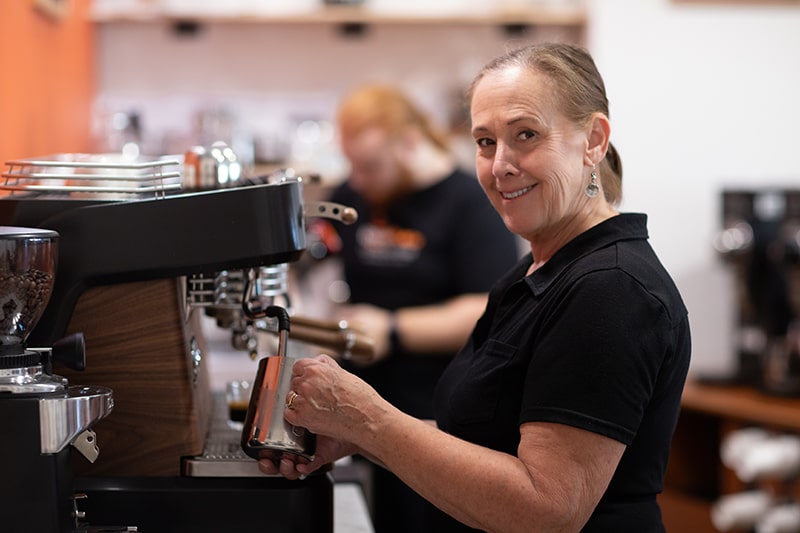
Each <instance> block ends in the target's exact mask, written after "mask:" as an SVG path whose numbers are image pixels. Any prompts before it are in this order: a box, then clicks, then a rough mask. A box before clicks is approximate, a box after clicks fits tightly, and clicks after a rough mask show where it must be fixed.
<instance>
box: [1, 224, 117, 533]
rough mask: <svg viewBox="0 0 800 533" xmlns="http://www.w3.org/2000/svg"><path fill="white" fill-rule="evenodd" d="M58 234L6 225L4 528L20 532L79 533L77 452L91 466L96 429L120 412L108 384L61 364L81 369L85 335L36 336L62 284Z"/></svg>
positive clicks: (3, 273)
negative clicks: (35, 344) (40, 339)
mask: <svg viewBox="0 0 800 533" xmlns="http://www.w3.org/2000/svg"><path fill="white" fill-rule="evenodd" d="M58 237H59V236H58V233H56V232H55V231H51V230H46V229H36V228H24V227H6V226H3V227H0V425H2V426H3V428H4V430H3V438H2V439H0V477H2V479H3V482H2V483H0V509H2V512H0V516H2V519H1V520H0V528H1V529H3V530H4V531H15V532H26V531H30V532H37V533H48V532H66V531H70V532H74V531H87V529H85V528H84V521H83V520H82V519H83V518H84V517H85V515H84V514H83V513H84V512H83V511H81V510H80V509H79V505H78V503H79V499H80V496H79V495H77V494H76V493H75V490H74V486H73V472H72V466H71V464H72V461H71V455H72V450H76V451H77V452H79V453H80V454H81V455H83V456H84V457H85V458H86V459H88V460H89V461H90V462H94V461H95V459H96V458H97V456H98V453H99V448H98V446H97V439H96V435H95V433H94V431H93V430H92V426H93V425H94V424H95V423H96V422H98V421H99V420H100V419H102V418H104V417H105V416H106V415H107V414H109V413H110V412H111V410H112V408H113V399H112V391H111V390H110V389H108V388H106V387H97V386H77V385H75V386H70V385H69V384H68V381H67V379H65V378H63V377H61V376H59V375H56V374H53V372H52V368H53V366H54V365H67V366H68V367H70V368H72V369H75V370H81V369H83V368H84V366H85V351H84V343H83V337H82V336H81V335H80V334H74V335H72V336H71V337H70V338H66V339H61V340H58V341H57V342H55V343H53V344H52V346H50V347H48V348H32V347H31V345H29V343H28V339H29V338H30V336H31V333H32V332H33V331H34V328H36V327H37V322H39V319H40V317H41V316H42V313H43V312H44V310H45V308H46V306H47V304H48V300H49V299H50V295H51V292H52V289H53V285H54V282H55V279H56V277H57V276H56V266H57V258H58Z"/></svg>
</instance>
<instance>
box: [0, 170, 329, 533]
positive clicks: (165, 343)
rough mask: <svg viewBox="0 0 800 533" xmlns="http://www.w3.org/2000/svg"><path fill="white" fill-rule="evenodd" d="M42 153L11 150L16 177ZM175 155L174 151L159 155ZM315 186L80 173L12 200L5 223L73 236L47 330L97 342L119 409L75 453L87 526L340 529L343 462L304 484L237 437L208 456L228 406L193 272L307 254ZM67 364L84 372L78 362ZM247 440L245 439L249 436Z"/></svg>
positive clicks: (96, 373) (210, 274) (95, 369)
mask: <svg viewBox="0 0 800 533" xmlns="http://www.w3.org/2000/svg"><path fill="white" fill-rule="evenodd" d="M50 159H51V158H48V159H47V160H45V163H48V161H49V160H50ZM56 159H58V160H61V158H56ZM40 162H41V161H40V160H36V161H34V162H31V161H22V162H12V163H13V164H12V163H8V165H9V167H10V170H9V172H7V173H6V174H4V176H5V177H8V176H9V175H13V177H14V178H16V177H17V175H16V173H15V168H23V173H25V172H30V173H31V174H35V173H36V172H38V170H39V169H38V167H36V165H37V164H38V163H40ZM167 163H174V162H169V161H168V162H166V163H164V162H159V163H158V164H167ZM48 164H51V165H52V164H55V163H48ZM18 165H21V166H18ZM114 170H116V169H114ZM137 171H138V169H137ZM92 172H96V170H95V169H92ZM158 172H160V170H159V171H158ZM47 173H48V175H50V174H52V171H51V170H49V169H47ZM125 177H126V179H128V175H127V174H126V175H125ZM92 178H94V176H92ZM20 181H21V180H20ZM64 181H65V182H67V181H69V182H74V181H75V180H64ZM156 181H158V180H156ZM302 184H303V183H302V179H301V178H297V177H292V176H289V177H287V176H284V175H281V176H278V178H273V177H269V178H268V179H261V180H259V181H256V182H250V183H249V184H242V185H237V186H235V187H226V188H220V189H213V190H205V191H192V192H186V191H183V190H181V189H180V187H177V188H170V187H163V188H159V187H156V188H155V189H156V190H155V193H151V192H150V191H149V189H148V190H147V191H146V192H144V193H140V192H138V189H140V188H142V187H140V186H139V185H138V184H137V185H135V186H134V187H133V192H130V191H129V189H125V192H123V193H122V194H118V193H117V192H118V190H121V189H118V188H116V187H112V188H110V189H109V190H108V191H106V192H102V191H101V192H97V189H95V188H94V187H93V186H92V185H89V186H83V185H81V186H78V187H77V188H71V187H69V186H66V187H64V188H65V189H67V190H68V192H66V193H64V192H62V191H61V187H56V188H47V187H45V188H44V190H42V191H40V190H39V189H38V188H35V187H34V188H31V187H20V189H22V190H21V191H19V192H17V191H15V192H14V194H11V195H9V196H6V197H2V198H0V224H14V225H21V224H25V225H27V226H31V227H39V228H48V229H52V230H54V231H57V232H58V233H59V234H60V236H61V241H60V247H59V276H58V278H57V280H56V283H55V286H54V288H53V293H52V297H51V299H50V303H49V304H48V306H47V308H46V309H45V311H44V314H43V316H42V318H41V321H40V324H39V327H38V328H37V330H36V331H35V332H34V333H35V334H36V338H35V342H36V343H37V344H45V345H46V344H47V343H48V342H51V341H52V340H53V339H58V338H61V337H63V336H65V335H69V334H71V333H73V332H75V331H81V332H82V333H83V335H84V336H85V342H86V353H87V364H86V370H85V371H84V375H83V376H81V379H82V380H83V381H88V380H90V381H91V382H92V383H98V384H102V385H105V386H107V387H109V388H110V389H112V390H113V391H114V405H115V406H114V412H113V413H112V414H111V415H110V416H108V417H107V418H106V419H105V420H104V421H103V424H100V425H99V426H98V428H97V432H98V439H99V440H100V441H101V442H102V443H103V451H102V459H101V460H98V461H97V462H96V463H95V464H92V465H84V464H76V465H75V473H76V481H75V485H76V487H77V488H78V489H79V490H81V491H82V492H84V493H86V494H87V496H88V497H87V498H86V500H84V501H83V502H81V508H82V509H83V510H84V511H85V512H86V519H87V521H88V522H89V523H91V524H100V525H102V524H110V523H113V524H124V525H130V526H136V527H138V528H140V530H151V531H154V530H155V531H160V530H164V531H167V530H168V531H219V530H220V528H221V527H222V528H223V529H230V530H247V529H249V528H253V527H256V526H258V527H264V525H265V524H270V523H272V525H273V526H274V531H278V532H280V531H292V532H294V531H297V532H304V531H309V532H311V531H313V532H315V533H316V532H324V531H330V530H332V523H333V520H332V516H333V485H332V477H331V476H330V474H329V473H321V474H319V475H317V476H310V477H309V478H308V479H306V480H303V481H297V482H287V481H286V480H283V479H281V478H277V477H268V476H263V475H260V473H259V472H258V470H257V468H256V467H255V461H252V460H249V458H246V457H244V456H243V457H242V458H240V457H238V455H237V454H235V453H233V452H235V451H236V450H234V449H233V448H231V449H230V450H228V451H229V452H230V453H229V454H228V455H234V456H235V457H233V459H232V460H229V461H221V462H218V463H213V464H212V465H211V466H210V467H207V465H208V463H206V462H202V461H201V462H198V461H196V459H197V458H198V457H204V456H206V455H208V447H209V441H211V440H213V439H212V433H213V432H214V428H215V427H216V425H217V422H218V421H217V418H218V416H217V413H218V408H217V407H218V406H217V404H216V402H215V398H214V395H213V394H212V392H211V391H210V388H209V380H208V369H207V367H208V364H207V361H206V356H207V355H208V354H207V347H206V343H205V339H204V336H203V331H202V327H201V324H200V313H201V311H202V309H200V308H196V307H193V306H192V305H191V301H190V299H189V298H187V286H188V284H189V282H188V281H187V280H190V279H193V278H195V277H199V278H203V279H209V278H211V279H214V278H218V277H221V274H223V273H229V272H234V271H236V272H241V274H240V277H247V276H252V275H253V273H254V272H255V275H256V276H258V272H260V271H261V270H262V269H264V268H265V267H269V266H273V265H281V264H286V263H289V262H292V261H295V260H297V259H298V258H299V257H300V255H301V254H302V252H303V251H304V250H305V216H306V213H305V212H304V209H305V206H304V202H303V197H302ZM109 191H111V192H109ZM223 277H224V276H223ZM62 373H63V374H64V375H65V376H67V377H70V376H71V371H70V370H69V369H65V370H63V371H62ZM87 376H88V377H87ZM238 440H239V438H238V435H236V436H235V437H234V438H233V439H232V442H233V443H235V447H236V448H238ZM213 444H214V445H215V446H216V445H218V444H219V443H218V442H215V443H213ZM212 455H213V454H212ZM242 455H243V454H242ZM226 458H228V459H230V457H228V456H227V455H226ZM247 460H249V462H247ZM187 463H191V464H194V465H200V466H202V468H200V467H197V466H195V467H194V468H187V467H186V464H187ZM241 509H257V510H258V512H257V513H252V512H251V513H242V512H237V510H241ZM301 510H302V511H301ZM276 517H280V519H277V518H276ZM271 530H273V529H271Z"/></svg>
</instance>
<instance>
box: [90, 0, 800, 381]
mask: <svg viewBox="0 0 800 533" xmlns="http://www.w3.org/2000/svg"><path fill="white" fill-rule="evenodd" d="M698 4H699V5H690V4H689V3H676V2H673V1H671V0H636V1H633V0H588V5H589V8H590V23H589V28H588V32H587V39H586V44H587V46H588V47H589V49H590V50H591V51H592V52H593V54H594V56H595V59H596V61H597V63H598V66H599V67H600V70H601V72H603V74H604V76H605V80H606V84H607V89H608V93H609V98H610V101H611V115H612V117H611V118H612V124H613V128H614V129H613V134H612V139H613V141H614V142H615V144H616V145H617V147H618V149H619V151H620V153H621V156H622V160H623V165H624V170H625V180H624V182H625V197H626V199H625V202H624V204H623V208H624V209H625V210H628V211H643V212H647V213H648V214H649V216H650V232H651V240H652V243H653V245H654V246H655V248H656V250H657V251H658V252H659V254H660V255H661V257H662V259H663V261H664V263H665V264H666V266H667V267H668V269H669V270H670V271H671V272H672V274H673V276H674V277H675V279H676V281H677V282H678V284H679V286H680V287H681V289H682V292H683V294H684V296H685V299H686V301H687V304H688V306H689V310H690V313H691V317H692V322H693V327H694V350H695V358H694V363H693V369H694V370H696V371H702V372H704V373H707V372H711V371H717V370H725V369H726V367H727V366H729V365H730V363H731V361H732V360H733V355H732V348H731V342H732V341H731V334H732V324H733V321H734V318H733V316H732V312H733V309H732V305H731V286H730V283H731V280H730V279H729V277H728V274H727V272H726V270H725V269H724V268H723V267H722V266H721V263H720V261H719V260H718V259H717V258H716V257H715V256H714V253H713V251H712V248H711V240H712V237H713V235H714V233H715V231H716V230H717V229H718V226H719V222H720V214H719V202H718V200H719V194H720V191H721V190H722V189H723V188H725V187H726V186H731V185H745V186H763V185H784V186H794V187H798V186H800V170H798V168H797V167H798V163H797V161H795V156H796V154H797V153H798V150H797V149H796V145H797V144H798V142H800V138H799V137H800V134H798V125H799V124H800V104H799V103H798V99H797V96H796V94H797V89H796V88H797V87H800V7H768V6H767V7H759V6H757V5H756V4H757V2H753V3H752V4H753V5H752V6H749V7H747V6H736V7H731V6H725V5H724V4H723V3H721V2H717V3H711V4H708V5H704V4H700V3H698ZM550 38H557V39H565V40H574V39H575V38H576V35H574V34H569V33H566V34H565V33H559V32H552V31H542V32H539V33H534V34H532V35H529V36H527V38H526V39H525V40H529V39H530V40H538V39H550ZM515 42H516V41H515V40H514V39H510V38H509V36H508V35H506V34H503V33H502V32H500V31H499V30H498V28H496V27H494V26H490V25H487V26H485V27H443V26H425V27H422V28H416V29H415V30H414V32H413V34H412V33H410V32H409V31H408V29H407V28H404V27H402V26H398V27H396V26H379V27H374V28H371V30H370V32H369V33H368V34H367V35H366V36H365V38H363V39H356V40H354V39H342V38H341V37H340V36H339V35H338V34H337V33H336V31H335V28H333V27H328V26H315V25H298V26H283V27H277V26H269V27H264V26H256V25H244V26H241V25H239V26H236V25H225V24H218V25H211V26H208V27H206V28H205V31H204V32H203V33H201V34H200V35H199V37H198V38H195V39H178V38H176V37H175V36H174V35H173V34H171V33H170V32H169V31H168V27H166V26H164V25H161V24H152V25H140V24H123V23H114V24H108V25H104V26H102V27H101V28H100V32H99V43H98V44H99V46H98V64H99V74H100V77H99V80H98V82H99V87H98V89H99V98H98V107H99V108H100V107H105V108H107V109H112V110H113V109H129V108H134V107H135V108H138V109H140V110H141V111H143V112H144V126H145V128H146V130H147V132H148V133H149V134H150V135H152V136H158V135H160V134H161V133H163V132H167V131H168V132H171V134H172V135H173V136H177V137H178V142H179V143H180V141H181V139H182V137H181V135H185V130H187V129H189V128H190V126H191V120H192V114H193V113H194V112H195V111H196V110H197V109H198V107H201V106H205V107H214V106H225V107H226V108H228V109H230V110H231V111H233V112H234V114H235V115H236V116H237V117H238V119H239V124H240V125H241V126H242V127H243V128H246V129H249V130H251V131H253V132H254V133H255V134H256V135H259V134H261V133H263V132H260V131H259V130H260V129H262V130H275V129H276V128H277V129H278V131H281V130H282V129H284V128H285V129H286V130H285V131H286V132H287V135H288V134H290V131H291V130H290V129H289V128H290V125H291V122H292V120H294V119H296V118H298V117H305V116H308V117H317V118H320V117H321V118H326V117H328V118H329V117H330V116H331V114H332V112H333V109H334V106H335V103H336V101H337V100H338V97H339V96H340V95H341V93H342V91H344V90H346V89H347V88H349V87H350V86H352V85H355V84H357V83H359V82H361V81H365V80H369V79H382V80H384V81H389V82H394V83H398V84H399V85H402V86H404V87H406V88H407V89H408V90H409V91H411V92H412V93H413V94H414V95H415V96H416V97H417V98H418V99H419V100H420V101H421V102H422V103H423V104H424V105H426V106H427V107H428V108H429V110H430V111H431V112H433V113H434V114H435V115H438V116H439V118H441V119H446V118H447V117H448V110H449V109H450V106H451V101H452V94H453V92H454V91H456V90H458V89H460V88H462V87H463V86H464V84H465V83H467V82H468V81H469V79H470V77H471V76H472V74H473V73H474V72H475V71H476V70H477V68H478V67H479V66H480V65H481V64H482V63H484V62H485V61H486V60H488V59H489V58H491V57H493V56H494V55H496V54H498V53H500V52H502V51H503V50H504V49H505V48H506V47H508V46H513V44H514V43H515ZM268 133H269V131H267V133H266V134H268Z"/></svg>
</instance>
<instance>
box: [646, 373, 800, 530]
mask: <svg viewBox="0 0 800 533" xmlns="http://www.w3.org/2000/svg"><path fill="white" fill-rule="evenodd" d="M751 425H753V426H761V427H765V428H769V429H772V430H774V431H777V432H795V433H797V432H800V398H790V397H782V396H772V395H768V394H764V393H762V392H760V391H758V390H756V389H755V388H753V387H744V386H731V385H716V384H710V383H702V382H697V381H693V380H691V379H690V380H689V381H687V382H686V386H685V387H684V390H683V397H682V400H681V415H680V419H679V420H678V426H677V427H676V429H675V435H674V436H673V439H672V448H671V451H670V459H669V466H668V468H667V477H666V481H665V490H664V494H662V496H661V497H660V498H659V500H660V502H661V507H662V511H663V514H664V522H665V524H667V525H668V526H671V527H667V530H668V531H671V530H675V531H689V530H691V531H693V532H694V531H696V532H698V533H701V532H702V533H705V532H713V531H715V529H714V528H713V526H712V525H711V522H710V512H711V506H712V504H713V502H714V501H716V500H717V499H718V498H719V497H720V496H722V495H724V494H731V493H736V492H741V491H742V490H745V489H748V488H752V487H749V486H748V485H747V484H745V483H743V482H742V481H741V480H739V479H738V478H737V477H736V475H735V473H734V472H733V471H731V470H730V469H728V468H727V467H725V466H724V465H723V464H722V462H721V460H720V457H719V451H720V446H721V444H722V441H723V440H724V438H725V436H726V435H728V434H729V433H730V432H731V431H735V430H737V429H740V428H742V427H747V426H751ZM688 524H692V526H691V529H686V527H687V525H688Z"/></svg>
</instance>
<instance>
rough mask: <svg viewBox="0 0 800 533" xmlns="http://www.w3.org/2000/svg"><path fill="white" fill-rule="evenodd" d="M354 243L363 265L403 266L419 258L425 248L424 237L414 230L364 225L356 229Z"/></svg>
mask: <svg viewBox="0 0 800 533" xmlns="http://www.w3.org/2000/svg"><path fill="white" fill-rule="evenodd" d="M356 242H357V243H358V254H359V257H360V259H361V260H362V261H363V262H364V263H369V264H373V265H387V266H403V265H407V264H409V263H411V262H413V261H414V260H416V259H417V257H419V254H420V252H421V251H422V249H423V248H424V247H425V236H424V235H423V234H422V233H420V232H419V231H417V230H414V229H407V228H398V227H397V226H389V225H384V224H365V225H364V226H362V227H360V228H359V229H358V234H357V235H356Z"/></svg>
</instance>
